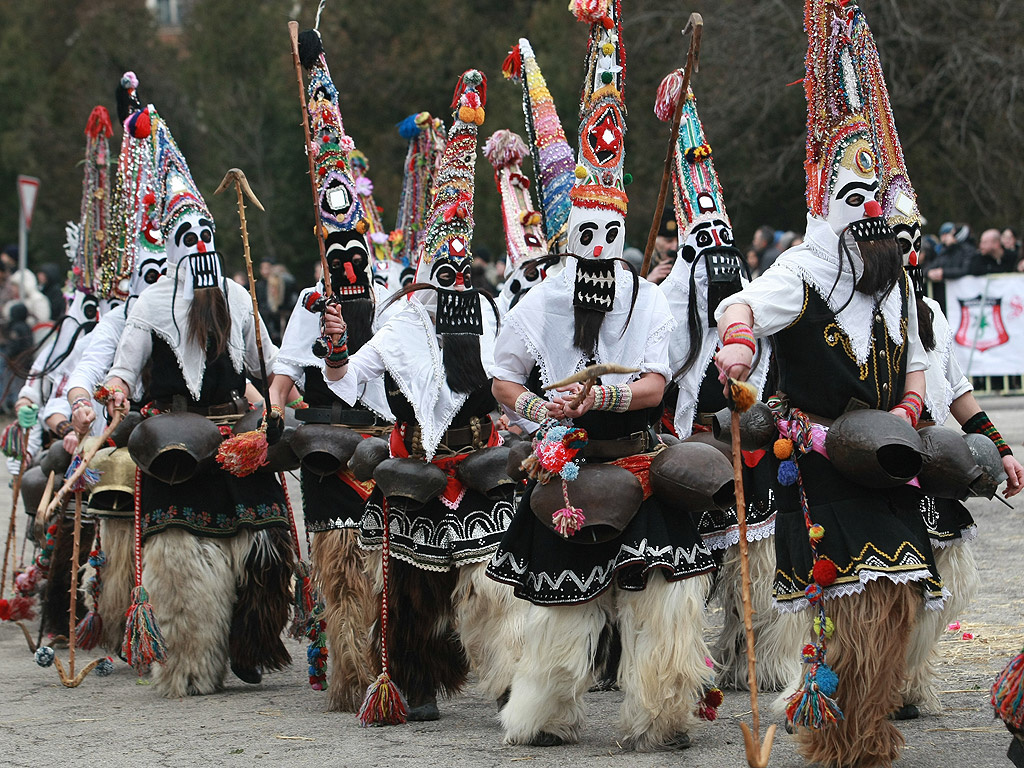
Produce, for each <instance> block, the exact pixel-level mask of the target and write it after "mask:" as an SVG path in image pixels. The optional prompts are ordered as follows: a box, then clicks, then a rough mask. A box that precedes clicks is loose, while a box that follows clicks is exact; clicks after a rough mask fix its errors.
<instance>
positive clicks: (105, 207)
mask: <svg viewBox="0 0 1024 768" xmlns="http://www.w3.org/2000/svg"><path fill="white" fill-rule="evenodd" d="M113 132H114V131H113V128H112V127H111V124H110V113H109V112H107V108H106V107H94V108H93V110H92V113H91V114H90V115H89V122H88V123H87V124H86V126H85V164H84V168H85V174H84V177H83V179H82V207H81V213H80V216H79V220H78V242H77V244H76V248H75V249H74V252H73V253H72V254H70V255H71V285H72V288H74V290H76V291H81V292H83V293H87V294H93V295H96V294H98V293H99V277H100V276H99V272H100V265H101V263H102V260H103V240H104V238H105V237H106V234H107V222H108V218H109V213H110V144H109V139H110V137H111V135H112V134H113ZM93 319H95V318H93Z"/></svg>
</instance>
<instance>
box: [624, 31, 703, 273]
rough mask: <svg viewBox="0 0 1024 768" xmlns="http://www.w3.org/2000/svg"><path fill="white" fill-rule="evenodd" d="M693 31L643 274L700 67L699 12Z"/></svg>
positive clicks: (673, 116)
mask: <svg viewBox="0 0 1024 768" xmlns="http://www.w3.org/2000/svg"><path fill="white" fill-rule="evenodd" d="M687 32H692V33H693V36H692V37H691V38H690V48H689V50H688V51H687V53H686V68H685V69H684V70H683V87H682V89H681V90H680V91H679V102H678V103H677V104H676V108H675V111H674V112H673V113H672V132H671V133H670V134H669V141H668V152H667V153H666V155H665V169H664V170H663V171H662V173H661V187H660V188H659V189H658V202H657V203H656V204H655V206H654V219H653V221H652V222H651V231H650V232H649V233H648V235H647V247H646V248H644V263H643V266H642V267H641V268H640V277H647V273H648V272H649V271H650V269H651V256H652V255H653V254H654V241H655V240H656V239H657V237H658V230H659V229H660V228H661V214H662V212H663V211H664V210H665V198H666V197H667V196H668V182H669V179H670V178H672V160H673V157H674V156H675V150H676V136H677V135H678V134H679V121H680V119H681V118H682V114H683V104H684V103H685V102H686V94H687V93H688V92H689V90H690V77H691V75H692V74H693V72H695V71H698V70H699V69H700V38H701V35H702V33H703V32H704V19H703V17H702V16H701V15H700V14H699V13H691V14H690V20H689V21H687V22H686V27H685V28H684V29H683V35H684V36H685V35H686V34H687Z"/></svg>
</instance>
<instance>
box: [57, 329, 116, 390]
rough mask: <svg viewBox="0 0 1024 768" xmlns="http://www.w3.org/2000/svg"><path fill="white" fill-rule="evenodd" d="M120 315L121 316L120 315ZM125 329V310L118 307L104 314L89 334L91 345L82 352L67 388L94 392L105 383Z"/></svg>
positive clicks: (69, 378)
mask: <svg viewBox="0 0 1024 768" xmlns="http://www.w3.org/2000/svg"><path fill="white" fill-rule="evenodd" d="M118 315H120V317H118ZM123 330H124V312H123V310H121V309H118V310H116V311H115V313H113V314H108V315H104V317H103V319H102V320H100V322H99V323H98V324H97V325H96V328H95V329H94V330H93V332H92V333H90V334H89V336H88V339H89V345H88V346H87V347H86V348H85V351H84V352H83V353H82V358H81V360H79V361H78V365H76V366H75V369H74V370H73V371H72V372H71V375H70V376H69V377H68V385H67V390H68V391H69V392H70V391H71V390H72V389H74V388H75V387H81V388H82V389H84V390H85V391H86V392H89V393H92V392H93V391H94V390H95V389H96V387H98V386H99V385H100V384H102V383H103V381H104V380H105V378H106V375H107V371H109V370H110V366H111V365H112V364H113V362H114V355H115V354H116V353H117V343H118V341H119V340H120V338H121V332H122V331H123Z"/></svg>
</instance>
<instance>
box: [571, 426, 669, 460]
mask: <svg viewBox="0 0 1024 768" xmlns="http://www.w3.org/2000/svg"><path fill="white" fill-rule="evenodd" d="M652 445H653V439H652V438H651V433H650V430H643V431H640V432H634V433H633V434H631V435H630V436H629V437H620V438H618V439H616V440H588V441H587V444H586V445H585V446H584V447H583V457H584V458H587V459H602V460H603V459H611V460H614V459H621V458H623V457H624V456H634V455H636V454H638V453H646V452H647V451H649V450H651V446H652Z"/></svg>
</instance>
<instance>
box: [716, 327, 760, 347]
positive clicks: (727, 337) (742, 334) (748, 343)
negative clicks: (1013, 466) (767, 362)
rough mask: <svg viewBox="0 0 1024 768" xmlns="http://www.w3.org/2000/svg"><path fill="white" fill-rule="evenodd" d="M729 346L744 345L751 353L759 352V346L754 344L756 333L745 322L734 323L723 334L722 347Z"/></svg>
mask: <svg viewBox="0 0 1024 768" xmlns="http://www.w3.org/2000/svg"><path fill="white" fill-rule="evenodd" d="M729 344H742V345H743V346H745V347H747V348H748V349H749V350H750V351H751V352H757V344H756V343H755V342H754V332H753V331H752V330H751V329H750V326H749V325H747V324H746V323H743V322H739V321H737V322H735V323H732V324H731V325H730V326H729V327H728V328H726V329H725V333H724V334H722V346H723V347H724V346H727V345H729Z"/></svg>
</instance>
